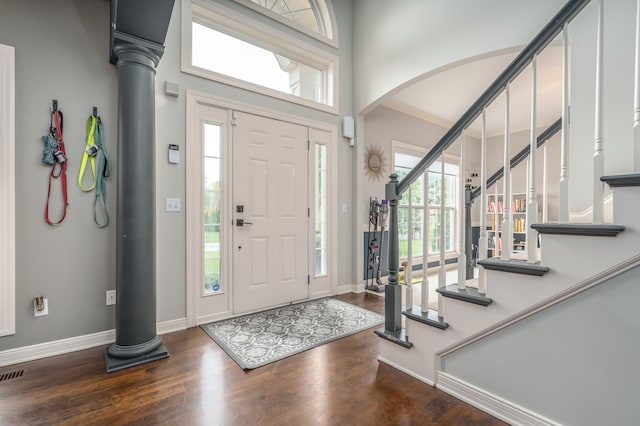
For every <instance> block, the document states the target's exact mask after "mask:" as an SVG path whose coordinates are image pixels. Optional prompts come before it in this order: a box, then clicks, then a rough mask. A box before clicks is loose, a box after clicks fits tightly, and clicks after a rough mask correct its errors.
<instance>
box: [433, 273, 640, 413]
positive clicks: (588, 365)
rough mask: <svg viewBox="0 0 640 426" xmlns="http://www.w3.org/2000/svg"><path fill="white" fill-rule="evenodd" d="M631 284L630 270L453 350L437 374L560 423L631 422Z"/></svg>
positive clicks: (636, 320)
mask: <svg viewBox="0 0 640 426" xmlns="http://www.w3.org/2000/svg"><path fill="white" fill-rule="evenodd" d="M638 282H640V268H635V269H632V270H631V271H628V272H627V273H625V274H623V275H620V276H618V277H616V278H614V279H612V280H609V281H608V282H605V283H603V284H601V285H600V286H597V287H594V288H592V289H590V290H587V291H586V292H584V293H582V294H580V295H578V296H576V297H573V298H571V299H569V300H567V301H565V302H562V303H560V304H558V305H556V306H554V307H552V308H550V309H548V310H546V311H543V312H542V313H539V314H536V315H534V316H531V317H529V318H528V319H526V320H523V321H521V322H519V323H516V324H514V325H512V326H511V327H508V328H506V329H504V330H502V331H500V332H497V333H495V334H492V335H490V336H489V337H487V338H485V339H483V340H480V341H478V342H476V343H474V344H472V345H470V346H467V347H465V348H463V349H461V350H458V351H457V352H453V353H452V354H450V355H448V356H446V357H445V358H444V359H443V361H444V362H443V366H444V368H443V370H444V372H446V373H448V374H451V375H453V376H455V377H457V378H459V379H461V380H464V381H465V382H467V383H470V384H472V385H474V386H477V387H479V388H481V389H484V390H485V391H487V392H490V393H492V394H494V395H497V396H499V397H501V398H504V399H506V400H507V401H510V402H513V403H515V404H518V405H520V406H521V407H526V408H527V409H529V410H531V411H533V412H535V413H538V414H541V415H543V416H545V417H547V418H549V419H551V420H554V421H556V422H558V423H561V424H565V425H604V424H616V425H637V424H638V419H640V405H638V401H637V399H638V382H640V369H638V368H636V365H637V362H638V359H640V345H639V344H638V339H637V336H638V330H640V317H639V316H638V315H637V313H636V312H637V300H638V297H640V288H639V287H638V285H637V284H638ZM479 366H482V368H478V367H479Z"/></svg>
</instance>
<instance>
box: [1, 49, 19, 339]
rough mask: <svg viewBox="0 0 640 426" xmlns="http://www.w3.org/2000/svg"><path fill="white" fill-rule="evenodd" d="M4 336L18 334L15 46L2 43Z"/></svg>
mask: <svg viewBox="0 0 640 426" xmlns="http://www.w3.org/2000/svg"><path fill="white" fill-rule="evenodd" d="M0 102H1V104H0V177H1V179H0V230H1V231H2V232H0V235H2V238H1V239H0V336H7V335H10V334H15V332H16V318H15V305H16V303H15V284H16V254H15V253H16V250H15V248H16V244H15V239H16V236H15V230H16V226H15V224H16V216H15V205H16V203H15V50H14V48H13V47H11V46H5V45H2V44H0Z"/></svg>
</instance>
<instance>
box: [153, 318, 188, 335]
mask: <svg viewBox="0 0 640 426" xmlns="http://www.w3.org/2000/svg"><path fill="white" fill-rule="evenodd" d="M186 329H187V319H186V318H178V319H174V320H169V321H163V322H159V323H158V324H157V325H156V331H157V333H158V334H168V333H173V332H176V331H182V330H186Z"/></svg>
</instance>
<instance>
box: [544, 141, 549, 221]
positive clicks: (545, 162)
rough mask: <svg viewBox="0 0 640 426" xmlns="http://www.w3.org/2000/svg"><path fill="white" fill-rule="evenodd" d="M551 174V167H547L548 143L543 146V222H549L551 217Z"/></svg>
mask: <svg viewBox="0 0 640 426" xmlns="http://www.w3.org/2000/svg"><path fill="white" fill-rule="evenodd" d="M548 174H549V168H548V167H547V144H544V146H543V147H542V223H547V221H548V219H549V203H548V200H547V197H548V192H547V191H548V188H547V184H548V182H547V175H548Z"/></svg>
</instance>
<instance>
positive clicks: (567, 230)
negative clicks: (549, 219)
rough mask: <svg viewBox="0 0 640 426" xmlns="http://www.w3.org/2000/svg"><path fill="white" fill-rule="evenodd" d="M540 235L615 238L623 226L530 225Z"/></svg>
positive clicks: (585, 224) (588, 224)
mask: <svg viewBox="0 0 640 426" xmlns="http://www.w3.org/2000/svg"><path fill="white" fill-rule="evenodd" d="M531 228H532V229H535V230H536V231H538V232H539V233H541V234H557V235H586V236H592V237H615V236H616V235H618V234H619V233H620V232H622V231H624V226H623V225H612V224H598V225H594V224H591V223H534V224H532V225H531Z"/></svg>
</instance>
